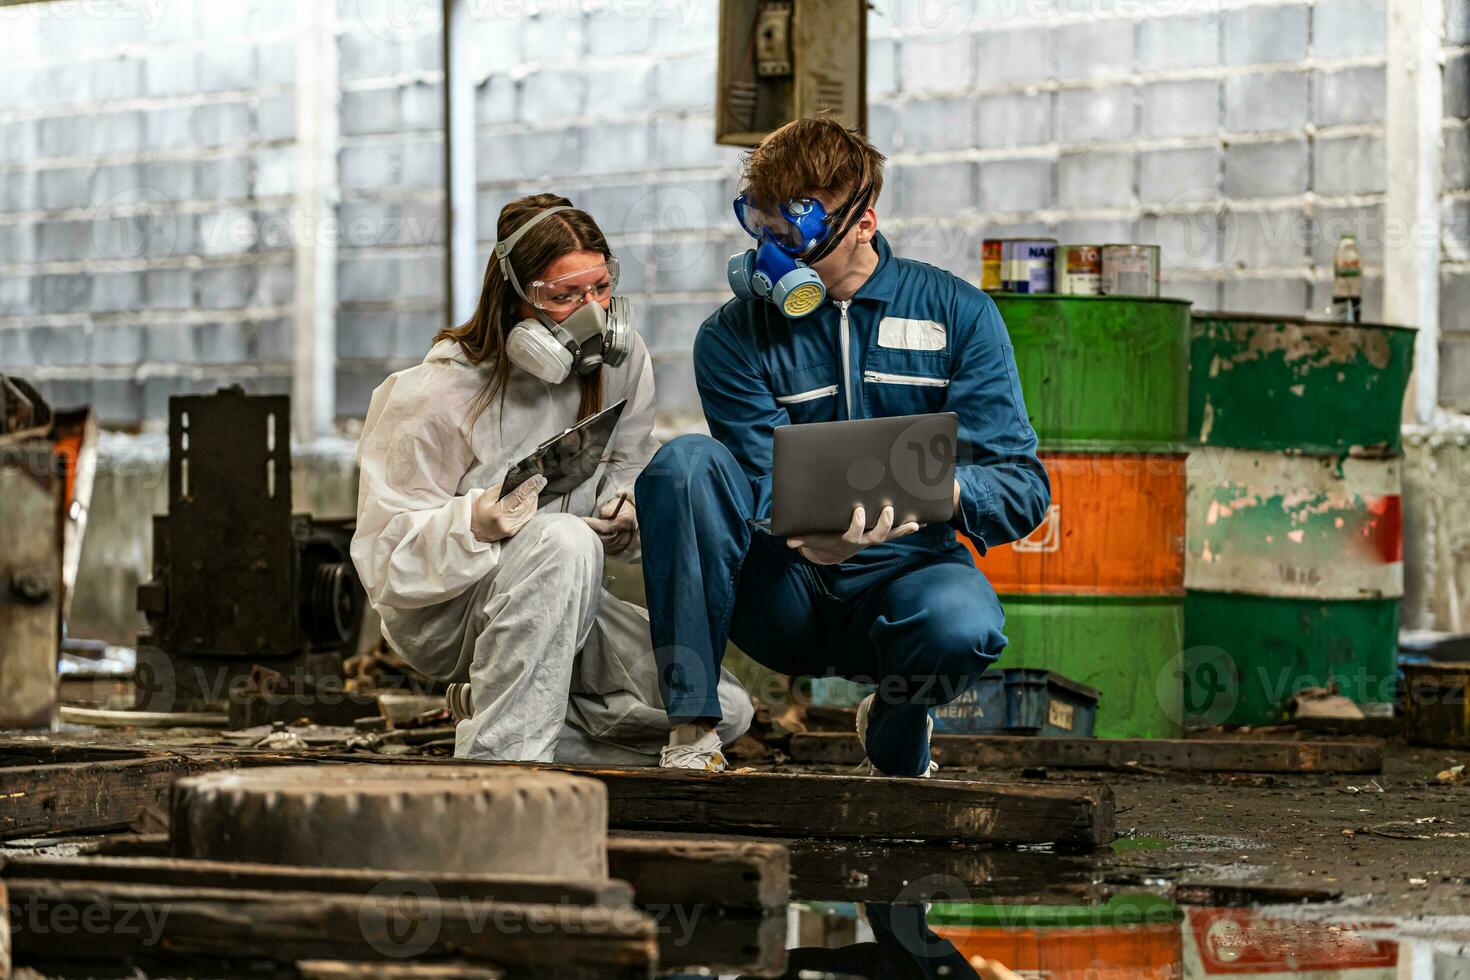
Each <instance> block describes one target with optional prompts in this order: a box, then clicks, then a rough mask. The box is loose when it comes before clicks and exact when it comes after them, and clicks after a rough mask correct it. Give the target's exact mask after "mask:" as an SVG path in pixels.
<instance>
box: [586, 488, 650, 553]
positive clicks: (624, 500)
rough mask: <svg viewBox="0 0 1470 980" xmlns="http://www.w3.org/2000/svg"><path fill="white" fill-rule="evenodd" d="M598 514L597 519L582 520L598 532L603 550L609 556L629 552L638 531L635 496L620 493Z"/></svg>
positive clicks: (610, 499) (603, 505) (601, 508)
mask: <svg viewBox="0 0 1470 980" xmlns="http://www.w3.org/2000/svg"><path fill="white" fill-rule="evenodd" d="M597 513H598V516H597V517H584V518H582V520H584V521H586V522H587V526H588V527H590V528H592V530H593V531H594V532H596V534H597V537H598V539H599V540H601V541H602V550H603V551H605V552H607V553H608V554H609V555H616V554H620V553H622V552H624V551H627V550H628V546H629V545H631V544H632V543H633V535H634V534H635V533H637V531H638V509H637V508H636V507H635V506H633V495H632V494H630V493H620V494H618V495H617V496H616V497H612V498H609V499H608V500H606V501H604V502H603V504H602V506H601V507H600V508H598V511H597ZM614 515H616V516H614Z"/></svg>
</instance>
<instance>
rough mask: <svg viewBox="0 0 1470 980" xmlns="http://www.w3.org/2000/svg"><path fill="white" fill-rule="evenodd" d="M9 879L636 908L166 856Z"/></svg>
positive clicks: (528, 884) (31, 860)
mask: <svg viewBox="0 0 1470 980" xmlns="http://www.w3.org/2000/svg"><path fill="white" fill-rule="evenodd" d="M4 876H5V878H6V879H8V880H14V879H19V878H55V879H60V880H65V881H106V882H116V883H118V884H140V885H171V886H177V887H182V888H233V889H238V890H241V891H301V892H327V893H335V894H345V895H368V894H374V893H377V892H380V891H381V890H382V889H383V888H384V887H385V886H389V887H391V885H392V883H393V882H404V883H423V882H427V883H428V885H429V886H430V887H431V888H432V889H433V894H434V896H435V897H437V898H439V899H441V900H444V901H453V900H458V899H461V898H465V899H474V900H483V901H491V902H519V903H522V904H550V905H558V904H560V905H605V906H610V907H611V906H622V907H626V906H631V905H632V904H633V889H632V887H631V886H630V885H629V884H628V883H627V882H623V881H611V880H608V881H558V880H556V879H554V878H548V877H545V876H536V875H479V874H441V873H429V872H424V873H422V874H420V873H415V872H402V871H373V870H365V869H358V868H297V867H289V866H285V865H276V864H253V863H245V862H234V861H199V860H194V859H188V858H167V857H165V858H159V857H18V858H11V859H10V860H8V861H6V863H5V868H4Z"/></svg>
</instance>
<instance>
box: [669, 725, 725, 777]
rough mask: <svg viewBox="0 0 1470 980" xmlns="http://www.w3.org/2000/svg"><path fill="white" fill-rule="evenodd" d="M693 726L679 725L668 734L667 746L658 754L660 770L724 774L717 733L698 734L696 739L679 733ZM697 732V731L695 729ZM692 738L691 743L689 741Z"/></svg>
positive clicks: (722, 752) (722, 754)
mask: <svg viewBox="0 0 1470 980" xmlns="http://www.w3.org/2000/svg"><path fill="white" fill-rule="evenodd" d="M685 728H691V729H692V728H694V726H692V725H690V726H685V725H680V726H679V727H678V728H675V729H674V730H673V731H672V732H670V733H669V744H668V745H665V746H664V747H663V751H661V752H660V753H659V754H658V765H659V768H660V769H701V770H703V771H705V772H724V771H725V767H726V762H725V753H724V751H723V748H724V746H723V744H722V743H721V742H720V733H719V732H717V731H708V732H700V733H699V735H698V737H693V736H692V735H691V733H689V732H685V731H681V729H685ZM695 731H698V729H695ZM691 737H693V741H690V740H689V739H690V738H691Z"/></svg>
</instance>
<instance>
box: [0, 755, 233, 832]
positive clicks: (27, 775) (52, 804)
mask: <svg viewBox="0 0 1470 980" xmlns="http://www.w3.org/2000/svg"><path fill="white" fill-rule="evenodd" d="M0 752H3V749H0ZM240 764H241V762H240V761H239V760H238V759H237V758H236V757H233V756H227V755H217V756H211V757H205V758H191V757H188V756H184V755H177V754H173V753H169V754H162V753H159V754H146V755H142V756H141V757H140V758H135V759H104V760H100V761H96V762H66V763H59V764H55V765H38V766H14V767H11V768H6V769H0V781H3V791H0V839H10V838H13V837H27V836H36V835H41V834H68V833H80V832H82V831H90V830H106V829H108V828H110V827H126V826H127V825H128V824H129V823H131V822H132V821H133V819H134V818H135V817H137V816H138V814H139V812H141V811H142V810H143V809H144V808H145V807H148V806H162V807H167V805H168V794H169V787H171V786H172V785H173V782H174V780H175V779H178V778H179V777H181V776H194V775H198V774H200V773H205V772H212V771H214V770H216V769H232V768H235V767H236V766H239V765H240Z"/></svg>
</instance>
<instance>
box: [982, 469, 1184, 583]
mask: <svg viewBox="0 0 1470 980" xmlns="http://www.w3.org/2000/svg"><path fill="white" fill-rule="evenodd" d="M1187 458H1188V457H1187V456H1185V455H1184V454H1181V453H1157V454H1150V453H1130V454H1107V453H1042V454H1041V461H1042V463H1043V464H1044V465H1045V466H1046V472H1047V474H1048V475H1049V476H1050V477H1051V509H1050V510H1049V511H1048V513H1047V515H1046V520H1045V521H1043V522H1042V525H1041V527H1039V528H1037V529H1036V530H1035V531H1034V532H1032V533H1031V535H1030V536H1029V537H1027V538H1025V539H1024V540H1021V541H1017V542H1016V543H1015V544H1008V545H1002V546H1001V547H998V548H992V549H990V551H989V552H988V553H987V554H986V555H985V556H984V557H983V558H982V557H980V556H979V555H978V554H977V555H976V558H975V561H976V564H977V565H979V566H980V569H981V570H982V571H983V572H985V575H986V577H987V578H989V579H990V584H991V585H993V586H995V590H996V591H997V592H999V593H1001V594H1004V595H1035V594H1039V593H1047V592H1062V593H1067V594H1071V595H1155V596H1156V595H1177V596H1182V595H1184V510H1185V494H1186V487H1187V481H1186V478H1185V461H1186V460H1187ZM966 544H967V545H969V547H970V550H971V551H972V552H973V551H975V548H974V545H970V544H969V542H968V541H967V542H966Z"/></svg>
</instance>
